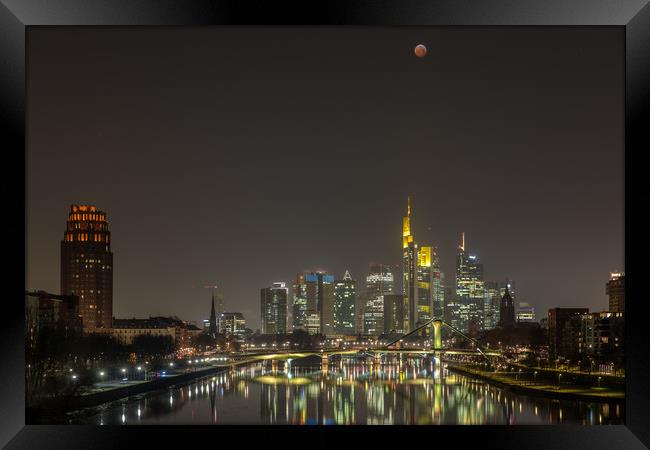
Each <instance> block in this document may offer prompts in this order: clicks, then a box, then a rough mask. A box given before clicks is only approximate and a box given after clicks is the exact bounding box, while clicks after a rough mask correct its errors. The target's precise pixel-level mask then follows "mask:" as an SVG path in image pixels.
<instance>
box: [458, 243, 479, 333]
mask: <svg viewBox="0 0 650 450" xmlns="http://www.w3.org/2000/svg"><path fill="white" fill-rule="evenodd" d="M458 250H459V251H458V255H457V257H456V297H457V300H456V301H457V303H458V306H459V309H460V317H459V321H458V322H459V328H460V330H461V331H464V332H467V331H469V329H470V328H474V329H482V328H483V306H484V302H485V285H484V281H483V264H481V263H480V262H479V260H478V257H477V256H476V255H470V254H469V253H468V252H467V251H466V244H465V233H464V232H463V233H462V235H461V243H460V245H459V246H458Z"/></svg>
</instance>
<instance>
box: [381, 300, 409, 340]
mask: <svg viewBox="0 0 650 450" xmlns="http://www.w3.org/2000/svg"><path fill="white" fill-rule="evenodd" d="M405 312H406V304H405V303H404V296H403V295H402V294H386V295H384V333H405V331H404V316H405Z"/></svg>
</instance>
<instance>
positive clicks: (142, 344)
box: [131, 334, 174, 357]
mask: <svg viewBox="0 0 650 450" xmlns="http://www.w3.org/2000/svg"><path fill="white" fill-rule="evenodd" d="M131 351H133V352H135V353H136V354H138V355H139V356H141V357H166V356H168V355H170V354H172V353H173V352H174V340H173V339H172V337H171V336H153V335H150V334H140V335H138V336H136V337H134V338H133V343H132V344H131Z"/></svg>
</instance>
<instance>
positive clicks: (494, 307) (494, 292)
mask: <svg viewBox="0 0 650 450" xmlns="http://www.w3.org/2000/svg"><path fill="white" fill-rule="evenodd" d="M502 297H503V294H501V293H500V284H499V283H498V282H496V281H486V282H485V300H484V303H483V311H484V316H485V319H484V323H483V328H485V329H486V330H491V329H493V328H496V327H497V326H499V312H500V309H501V298H502Z"/></svg>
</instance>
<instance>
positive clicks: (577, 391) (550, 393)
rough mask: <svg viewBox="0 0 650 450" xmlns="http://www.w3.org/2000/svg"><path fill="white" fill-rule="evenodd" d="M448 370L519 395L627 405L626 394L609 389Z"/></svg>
mask: <svg viewBox="0 0 650 450" xmlns="http://www.w3.org/2000/svg"><path fill="white" fill-rule="evenodd" d="M447 369H448V370H449V371H451V372H455V373H459V374H461V375H465V376H468V377H471V378H477V379H480V380H482V381H485V382H487V383H490V384H493V385H495V386H498V387H501V388H505V389H509V390H511V391H512V392H515V393H518V394H526V395H533V396H540V397H551V398H557V399H567V400H582V401H596V402H606V403H623V404H624V403H625V392H624V391H617V390H613V389H609V388H596V387H583V386H573V385H571V386H564V387H558V385H557V384H548V382H546V381H545V380H544V381H540V382H531V381H530V380H517V379H512V374H509V373H504V372H487V371H483V370H479V369H475V368H470V367H466V366H460V365H453V364H449V365H448V366H447Z"/></svg>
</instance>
